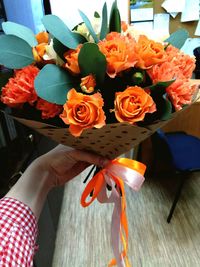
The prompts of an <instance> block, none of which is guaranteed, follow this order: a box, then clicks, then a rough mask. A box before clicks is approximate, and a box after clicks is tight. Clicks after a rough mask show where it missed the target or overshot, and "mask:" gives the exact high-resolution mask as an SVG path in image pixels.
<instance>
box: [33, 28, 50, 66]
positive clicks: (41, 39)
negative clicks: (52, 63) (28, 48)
mask: <svg viewBox="0 0 200 267" xmlns="http://www.w3.org/2000/svg"><path fill="white" fill-rule="evenodd" d="M35 37H36V39H37V41H38V45H37V46H36V47H33V56H34V59H35V60H36V61H37V62H42V61H43V56H44V54H45V53H46V46H47V45H48V43H49V34H48V33H47V32H40V33H38V34H37V35H36V36H35Z"/></svg>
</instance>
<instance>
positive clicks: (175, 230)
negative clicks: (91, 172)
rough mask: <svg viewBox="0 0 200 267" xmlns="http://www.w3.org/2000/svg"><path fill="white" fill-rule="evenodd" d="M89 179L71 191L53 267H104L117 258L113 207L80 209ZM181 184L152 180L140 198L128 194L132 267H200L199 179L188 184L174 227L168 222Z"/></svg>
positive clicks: (74, 184) (172, 180)
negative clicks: (112, 239) (113, 242)
mask: <svg viewBox="0 0 200 267" xmlns="http://www.w3.org/2000/svg"><path fill="white" fill-rule="evenodd" d="M84 177H85V174H82V175H81V176H79V177H77V178H76V179H74V180H73V181H72V182H70V183H69V184H67V185H66V187H65V195H64V200H63V206H62V213H61V217H60V222H59V230H58V233H57V241H56V250H55V254H54V261H53V267H104V266H107V263H108V262H109V260H110V259H111V258H112V256H113V255H112V250H111V246H110V234H109V233H110V220H111V214H112V205H110V206H108V205H106V206H105V205H101V204H99V203H97V202H95V203H93V204H92V205H91V206H90V207H88V208H85V209H84V208H82V207H81V206H80V204H79V199H80V196H81V192H82V191H83V188H84V185H83V183H82V181H83V179H84ZM176 185H177V179H176V178H174V177H163V178H156V179H155V178H148V179H146V181H145V183H144V185H143V187H142V189H141V191H140V192H138V193H134V192H131V191H130V190H129V189H128V188H127V211H128V220H129V231H130V237H129V259H130V262H131V264H132V267H136V266H137V267H171V266H172V267H199V266H200V250H199V248H200V212H199V210H200V204H199V203H200V194H199V193H200V173H197V174H193V175H192V177H191V178H190V179H189V180H188V181H187V182H186V185H185V188H184V191H183V194H182V197H181V200H180V202H179V203H178V206H177V208H176V210H175V214H174V217H173V219H172V221H171V223H170V224H167V222H166V217H167V214H168V212H169V208H170V205H171V202H172V199H173V195H174V189H175V187H176Z"/></svg>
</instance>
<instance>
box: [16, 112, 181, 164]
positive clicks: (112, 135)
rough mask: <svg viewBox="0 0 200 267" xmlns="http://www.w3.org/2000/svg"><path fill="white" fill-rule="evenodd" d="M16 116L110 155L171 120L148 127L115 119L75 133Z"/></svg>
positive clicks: (42, 130) (56, 136) (38, 128)
mask: <svg viewBox="0 0 200 267" xmlns="http://www.w3.org/2000/svg"><path fill="white" fill-rule="evenodd" d="M178 114H179V112H176V113H174V114H173V116H172V119H173V118H174V117H176V116H177V115H178ZM13 118H14V119H16V120H17V121H19V122H20V123H22V124H24V125H26V126H28V127H30V128H32V129H34V130H35V131H37V132H39V133H40V134H42V135H44V136H47V137H49V138H51V139H52V140H54V141H56V142H57V143H60V144H64V145H67V146H71V147H74V148H77V149H84V150H88V151H93V152H95V153H97V154H100V155H102V156H106V157H108V158H110V159H114V158H116V157H118V156H120V155H121V154H123V153H125V152H127V151H129V150H130V149H131V148H133V147H134V146H136V145H138V144H139V143H140V142H142V141H143V140H145V139H146V138H147V137H149V136H151V135H152V134H153V133H154V132H155V131H156V130H157V129H158V128H161V127H163V126H164V125H165V124H166V123H168V122H169V121H170V120H168V121H158V122H156V123H154V124H151V125H148V126H147V127H139V126H134V125H130V124H128V123H113V124H107V125H106V126H104V127H102V128H101V129H95V128H93V129H88V130H85V131H83V133H82V135H81V136H80V137H74V136H72V135H71V134H70V132H69V129H68V128H67V127H66V128H57V127H55V126H52V125H49V124H45V123H42V122H38V121H32V120H27V119H22V118H17V117H13Z"/></svg>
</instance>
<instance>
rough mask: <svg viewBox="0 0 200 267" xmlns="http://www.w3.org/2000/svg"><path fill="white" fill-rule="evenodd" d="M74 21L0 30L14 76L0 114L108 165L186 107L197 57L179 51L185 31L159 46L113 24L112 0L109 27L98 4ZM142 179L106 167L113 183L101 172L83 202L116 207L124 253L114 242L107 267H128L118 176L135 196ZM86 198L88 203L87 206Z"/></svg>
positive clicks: (0, 48)
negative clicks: (74, 23)
mask: <svg viewBox="0 0 200 267" xmlns="http://www.w3.org/2000/svg"><path fill="white" fill-rule="evenodd" d="M80 16H81V18H82V22H81V23H80V24H79V25H77V26H76V27H75V28H74V29H72V30H70V29H69V28H68V27H67V26H66V25H65V24H64V22H63V21H61V19H60V18H58V17H57V16H54V15H47V16H45V17H44V18H43V24H44V26H45V28H46V30H47V31H46V32H40V33H38V34H37V35H36V36H35V35H34V34H33V32H32V31H31V30H30V29H28V28H26V27H24V26H22V25H19V24H16V23H13V22H5V23H3V26H2V27H3V30H4V33H5V35H2V36H0V64H2V65H4V66H5V67H6V68H8V69H12V70H13V71H12V72H11V73H9V74H8V75H7V74H6V77H4V79H3V81H2V82H1V85H2V90H1V102H2V104H1V105H2V106H1V107H2V109H3V108H4V107H5V105H6V106H8V107H10V111H9V112H10V114H11V115H12V116H13V117H15V118H16V119H17V120H19V121H21V122H22V123H23V124H25V125H27V126H30V127H32V128H34V129H36V130H37V131H38V132H40V133H42V134H44V135H47V136H49V137H50V138H52V139H54V140H55V141H58V142H59V143H63V144H67V145H70V146H72V147H75V148H78V149H86V150H90V151H94V152H97V153H99V154H102V155H104V156H107V157H108V158H110V159H114V158H115V157H117V156H119V155H120V154H122V153H124V152H126V151H128V150H130V149H131V148H132V147H133V146H134V145H136V144H138V143H140V142H141V141H142V140H144V139H145V138H146V137H148V136H150V135H151V134H152V133H153V132H154V131H155V130H156V129H157V128H159V127H161V126H162V125H163V124H164V123H165V122H166V121H168V120H169V119H171V118H172V117H174V116H176V114H177V111H179V110H181V109H183V108H184V107H186V106H187V105H189V104H191V103H192V102H193V101H194V96H195V93H196V89H197V87H196V85H194V84H191V83H190V78H191V77H192V73H193V70H194V68H195V59H194V58H193V57H190V56H188V55H186V54H184V53H183V52H181V51H180V48H181V46H182V45H183V43H184V41H185V40H186V38H187V37H188V35H187V33H186V31H184V30H179V31H178V32H176V33H175V34H173V35H172V36H171V37H169V38H168V39H167V40H165V41H164V42H158V41H154V40H151V39H149V38H148V37H147V36H145V35H141V34H138V33H137V32H136V31H134V30H133V29H132V27H130V26H128V25H127V24H126V23H124V22H121V20H120V13H119V10H118V8H117V3H116V1H115V2H114V3H113V5H112V9H111V12H110V17H109V19H108V12H107V6H106V3H105V4H104V6H103V10H102V14H101V16H100V15H99V14H98V13H97V12H95V15H94V19H93V20H92V21H91V22H90V20H89V19H88V18H87V16H86V15H85V14H84V13H83V12H81V11H80ZM136 165H137V164H136ZM113 166H114V167H113ZM122 168H125V169H127V168H128V169H129V171H130V172H129V176H130V175H133V177H135V182H133V181H130V179H129V178H127V177H125V178H123V174H122V173H123V171H122ZM144 171H145V167H144V166H143V165H142V164H141V165H140V164H139V167H138V166H137V167H136V166H135V165H134V164H132V162H130V161H129V160H126V159H124V160H121V161H119V160H113V161H112V166H108V169H107V173H110V176H111V178H108V177H107V176H106V178H105V175H104V174H105V171H104V173H103V174H102V172H100V173H99V174H97V176H95V177H93V178H95V179H92V180H91V181H90V182H89V184H88V185H87V187H86V192H84V193H85V194H83V195H84V197H82V205H83V206H87V205H89V204H90V202H92V201H93V200H94V199H95V197H98V199H99V201H101V202H115V204H116V203H119V202H116V201H120V203H121V205H120V208H119V207H118V209H116V214H115V216H113V218H115V219H116V218H117V216H118V215H117V214H121V217H120V218H118V221H119V222H120V223H121V224H120V226H119V225H118V226H119V227H118V228H119V229H118V230H119V231H118V233H121V239H122V243H123V245H124V251H123V252H122V254H120V252H119V248H116V238H114V237H112V244H113V248H114V254H115V257H116V261H112V263H111V265H110V266H112V265H114V264H115V263H117V264H118V266H124V264H126V266H129V263H128V260H127V259H126V249H127V248H126V247H127V245H126V240H125V239H126V238H127V236H128V230H127V222H126V216H125V193H124V187H123V182H122V181H121V178H122V180H124V181H125V182H126V183H127V184H129V186H132V188H134V189H139V187H140V186H141V184H142V182H143V174H144ZM135 172H137V174H136V173H135ZM113 173H114V174H113ZM117 173H120V178H118V177H117V178H116V176H117ZM102 177H104V178H102ZM113 181H114V186H113ZM106 184H109V185H110V186H111V187H112V194H114V195H113V199H114V200H113V201H111V200H109V199H108V198H106V197H105V194H104V198H103V197H102V192H104V193H106ZM94 188H95V190H94ZM91 191H93V196H92V200H91V201H90V202H89V203H86V201H85V199H86V197H87V195H89V194H90V193H91ZM99 193H101V194H99ZM100 195H101V196H100ZM114 196H115V197H116V196H117V197H116V198H115V197H114ZM116 199H118V200H116ZM116 206H117V204H116ZM118 206H119V205H118ZM118 217H119V216H118ZM115 219H113V225H114V224H115ZM115 227H116V226H115ZM123 229H124V232H125V238H124V236H123V234H122V232H123V231H122V230H123ZM119 236H120V235H119V234H118V235H117V237H118V238H119ZM123 258H125V259H126V260H125V262H124V260H123Z"/></svg>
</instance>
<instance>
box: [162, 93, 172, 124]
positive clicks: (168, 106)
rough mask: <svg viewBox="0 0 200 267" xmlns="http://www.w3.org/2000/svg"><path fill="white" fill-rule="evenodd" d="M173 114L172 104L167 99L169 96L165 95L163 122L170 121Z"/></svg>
mask: <svg viewBox="0 0 200 267" xmlns="http://www.w3.org/2000/svg"><path fill="white" fill-rule="evenodd" d="M171 114H172V103H171V102H170V101H169V99H168V98H167V94H164V95H163V101H162V113H161V116H160V119H161V120H163V121H166V120H169V119H170V118H171Z"/></svg>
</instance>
